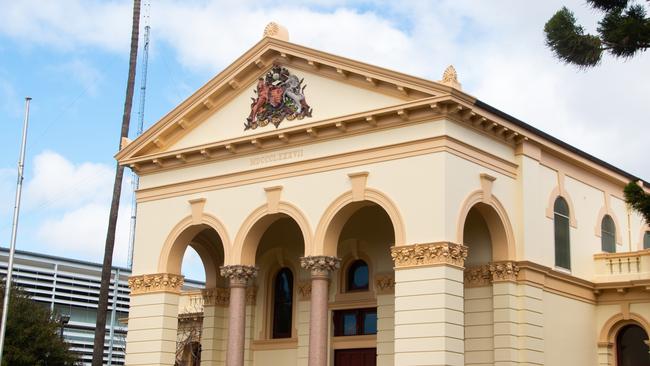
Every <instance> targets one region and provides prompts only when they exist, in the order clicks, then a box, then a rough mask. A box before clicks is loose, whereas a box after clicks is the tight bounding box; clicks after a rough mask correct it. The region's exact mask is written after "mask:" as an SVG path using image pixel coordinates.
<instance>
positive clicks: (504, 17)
mask: <svg viewBox="0 0 650 366" xmlns="http://www.w3.org/2000/svg"><path fill="white" fill-rule="evenodd" d="M641 3H646V2H644V1H641ZM562 6H567V7H568V8H570V9H571V10H573V11H574V12H575V14H576V17H577V18H578V21H579V22H580V23H581V24H582V25H583V26H584V27H585V30H586V31H587V32H594V31H595V29H596V26H597V21H598V19H599V18H600V13H598V12H597V11H595V10H593V9H591V8H589V7H588V6H587V5H586V2H585V1H583V0H571V1H569V0H567V1H564V2H559V1H521V0H491V1H470V0H448V1H443V0H438V1H435V0H431V1H400V2H397V1H381V0H377V1H342V0H341V1H339V0H330V1H327V0H314V1H293V0H285V1H282V2H278V1H266V0H262V1H237V2H233V1H218V0H204V1H172V0H158V1H154V2H153V4H151V5H148V6H147V5H145V8H146V9H143V13H144V14H148V17H147V19H146V20H145V19H143V20H142V22H141V25H142V26H144V24H145V22H148V24H149V25H150V26H151V46H150V53H149V64H148V65H149V68H148V82H147V96H146V104H145V109H144V124H145V128H146V127H148V126H151V125H152V124H153V123H155V122H156V121H158V120H159V119H160V118H161V117H162V116H164V115H165V114H166V113H167V112H168V111H170V110H171V109H172V108H174V107H175V106H176V105H177V104H179V103H180V102H182V101H183V100H184V99H185V98H186V97H188V96H189V95H190V94H191V93H192V92H193V91H194V90H196V89H198V88H199V87H200V86H202V85H203V84H204V83H206V82H207V81H208V80H210V79H211V78H212V77H214V76H215V75H216V74H217V73H219V71H221V70H223V69H224V68H225V67H227V66H228V65H229V64H230V63H231V62H233V61H234V60H235V59H236V58H237V57H238V56H239V55H241V54H242V53H244V52H245V51H246V50H248V49H249V48H250V47H252V46H253V45H254V44H255V43H257V42H258V41H259V40H260V39H261V37H262V33H263V30H264V27H265V25H266V24H268V23H269V22H270V21H276V22H278V23H280V24H282V25H284V26H285V27H286V28H287V29H288V30H289V35H290V40H291V41H292V42H294V43H297V44H301V45H304V46H307V47H310V48H315V49H319V50H322V51H326V52H329V53H333V54H337V55H341V56H344V57H347V58H352V59H356V60H360V61H364V62H367V63H370V64H374V65H378V66H382V67H386V68H389V69H394V70H398V71H401V72H404V73H407V74H412V75H416V76H419V77H424V78H427V79H431V80H439V79H440V78H441V76H442V72H443V71H444V69H445V68H446V67H447V66H448V65H454V67H455V68H456V70H457V71H458V76H459V80H460V82H461V83H462V84H463V90H464V91H465V92H467V93H469V94H471V95H473V96H475V97H477V98H479V99H481V100H482V101H484V102H486V103H488V104H490V105H492V106H494V107H496V108H498V109H501V110H502V111H504V112H506V113H508V114H510V115H513V116H515V117H517V118H519V119H521V120H523V121H525V122H527V123H528V124H531V125H533V126H534V127H536V128H539V129H541V130H543V131H545V132H547V133H549V134H551V135H553V136H555V137H557V138H560V139H561V140H564V141H565V142H567V143H569V144H572V145H574V146H576V147H577V148H579V149H581V150H583V151H585V152H587V153H589V154H592V155H594V156H596V157H598V158H600V159H602V160H605V161H607V162H609V163H611V164H613V165H615V166H617V167H619V168H621V169H623V170H625V171H627V172H629V173H631V174H633V175H635V176H638V177H640V178H642V179H644V180H646V181H648V180H650V163H649V162H648V159H647V157H648V156H649V152H650V151H649V148H648V145H647V144H648V141H649V136H650V123H649V121H648V116H650V73H649V72H648V70H650V52H646V53H645V54H640V55H638V56H636V57H634V58H632V59H628V60H621V59H614V58H612V57H611V56H605V57H604V59H603V62H602V64H601V65H599V66H598V67H596V68H593V69H589V70H580V69H577V68H575V67H573V66H568V65H565V64H562V63H561V62H559V61H558V60H556V59H555V58H554V57H553V55H552V53H551V51H550V50H549V49H548V48H546V47H545V45H544V34H543V27H544V23H545V22H546V21H547V20H548V19H549V18H550V17H551V16H552V15H553V14H554V13H555V12H556V11H557V10H559V9H560V8H561V7H562ZM0 9H2V11H1V12H0V245H1V246H4V247H7V246H8V245H9V242H10V238H11V226H12V213H13V206H14V195H15V188H16V178H17V169H16V166H17V161H18V156H19V150H20V140H21V133H22V122H23V113H24V98H25V97H26V96H30V97H32V98H33V100H32V104H31V115H30V127H29V134H28V143H27V158H26V165H25V180H24V186H23V201H22V202H23V204H22V207H21V212H20V222H19V230H18V240H17V249H19V250H28V251H33V252H40V253H46V254H51V255H57V256H64V257H71V258H75V259H81V260H89V261H93V262H98V263H99V262H101V261H102V258H103V250H104V242H105V237H106V226H107V221H108V211H109V206H110V199H111V190H112V184H113V177H114V171H115V160H114V158H113V155H114V154H115V153H116V151H117V148H118V142H119V130H120V124H121V116H122V111H123V105H124V92H125V88H126V77H127V70H128V55H129V42H130V31H131V12H132V2H130V1H96V0H58V1H56V2H54V1H31V0H22V1H11V0H0ZM142 34H143V32H142V31H141V35H142ZM140 44H141V45H142V44H143V42H142V41H141V42H140ZM141 56H142V53H140V54H139V57H140V60H141ZM140 78H141V70H138V76H137V83H136V98H135V99H134V104H133V115H132V124H131V136H132V137H134V135H135V131H136V127H135V126H136V125H137V121H138V113H137V112H138V109H139V103H138V99H139V95H138V94H139V88H140ZM125 177H126V179H125V184H124V186H123V194H122V202H121V209H120V217H119V222H118V233H117V241H116V249H115V255H114V258H113V262H114V264H115V265H119V266H126V264H127V257H128V236H129V218H130V210H131V198H132V194H131V191H130V179H131V175H130V172H128V170H127V174H126V175H125ZM183 273H184V274H186V276H188V277H190V278H194V279H199V280H201V279H203V278H204V277H203V273H202V266H201V263H200V260H199V259H198V256H197V255H196V253H195V252H193V251H191V250H189V251H188V252H187V253H186V256H185V260H184V262H183Z"/></svg>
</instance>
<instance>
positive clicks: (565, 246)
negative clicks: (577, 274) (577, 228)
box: [553, 197, 571, 269]
mask: <svg viewBox="0 0 650 366" xmlns="http://www.w3.org/2000/svg"><path fill="white" fill-rule="evenodd" d="M553 224H554V226H555V265H556V266H557V267H561V268H566V269H571V245H570V240H569V205H568V204H567V203H566V200H564V198H562V197H558V198H557V199H556V200H555V204H554V205H553Z"/></svg>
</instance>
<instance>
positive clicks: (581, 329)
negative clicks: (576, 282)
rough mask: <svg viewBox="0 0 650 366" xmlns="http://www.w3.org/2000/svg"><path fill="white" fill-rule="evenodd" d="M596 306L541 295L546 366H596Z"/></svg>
mask: <svg viewBox="0 0 650 366" xmlns="http://www.w3.org/2000/svg"><path fill="white" fill-rule="evenodd" d="M595 319H596V306H594V305H590V304H587V303H584V302H581V301H578V300H573V299H569V298H566V297H562V296H558V295H555V294H553V293H550V292H544V346H545V347H544V355H545V365H572V366H592V365H596V364H597V334H598V333H597V329H596V323H595V321H594V320H595Z"/></svg>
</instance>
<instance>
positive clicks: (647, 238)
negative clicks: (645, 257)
mask: <svg viewBox="0 0 650 366" xmlns="http://www.w3.org/2000/svg"><path fill="white" fill-rule="evenodd" d="M643 249H650V231H646V232H645V234H644V235H643Z"/></svg>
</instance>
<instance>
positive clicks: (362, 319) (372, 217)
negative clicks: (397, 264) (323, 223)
mask: <svg viewBox="0 0 650 366" xmlns="http://www.w3.org/2000/svg"><path fill="white" fill-rule="evenodd" d="M325 237H326V238H329V240H332V242H333V243H335V253H336V256H338V257H339V258H341V259H342V266H341V269H340V270H339V271H337V273H336V274H335V278H333V279H332V281H331V286H332V287H333V289H332V290H331V291H330V293H331V294H333V297H331V298H330V303H332V304H333V305H332V307H333V308H334V310H333V311H332V325H333V336H334V337H335V339H336V342H332V347H333V351H334V366H337V365H339V364H340V363H341V362H344V361H342V360H344V359H348V360H349V359H355V360H369V361H367V362H372V364H373V365H374V362H376V361H379V358H380V357H385V358H387V359H390V360H391V361H392V354H393V344H392V343H388V342H387V343H380V344H377V341H376V339H377V338H381V337H382V334H381V332H385V331H389V330H390V329H393V323H394V321H393V316H394V314H393V310H392V309H393V304H394V294H393V293H392V289H386V288H378V287H376V286H375V284H374V279H375V278H378V277H390V278H392V276H393V274H394V272H393V262H392V259H391V257H390V247H391V246H392V245H393V244H394V243H395V230H394V227H393V222H392V220H391V217H390V216H389V215H388V213H387V212H386V211H385V210H384V208H382V207H381V206H380V205H378V204H376V203H373V202H370V201H361V202H354V203H349V204H347V205H345V206H344V207H342V208H341V209H340V210H339V211H338V212H337V213H336V214H335V215H334V216H333V218H332V220H331V222H330V223H329V225H328V227H327V232H326V235H325ZM384 339H388V337H384ZM363 362H366V361H363ZM391 363H392V362H391ZM361 365H365V363H362V364H361Z"/></svg>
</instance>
